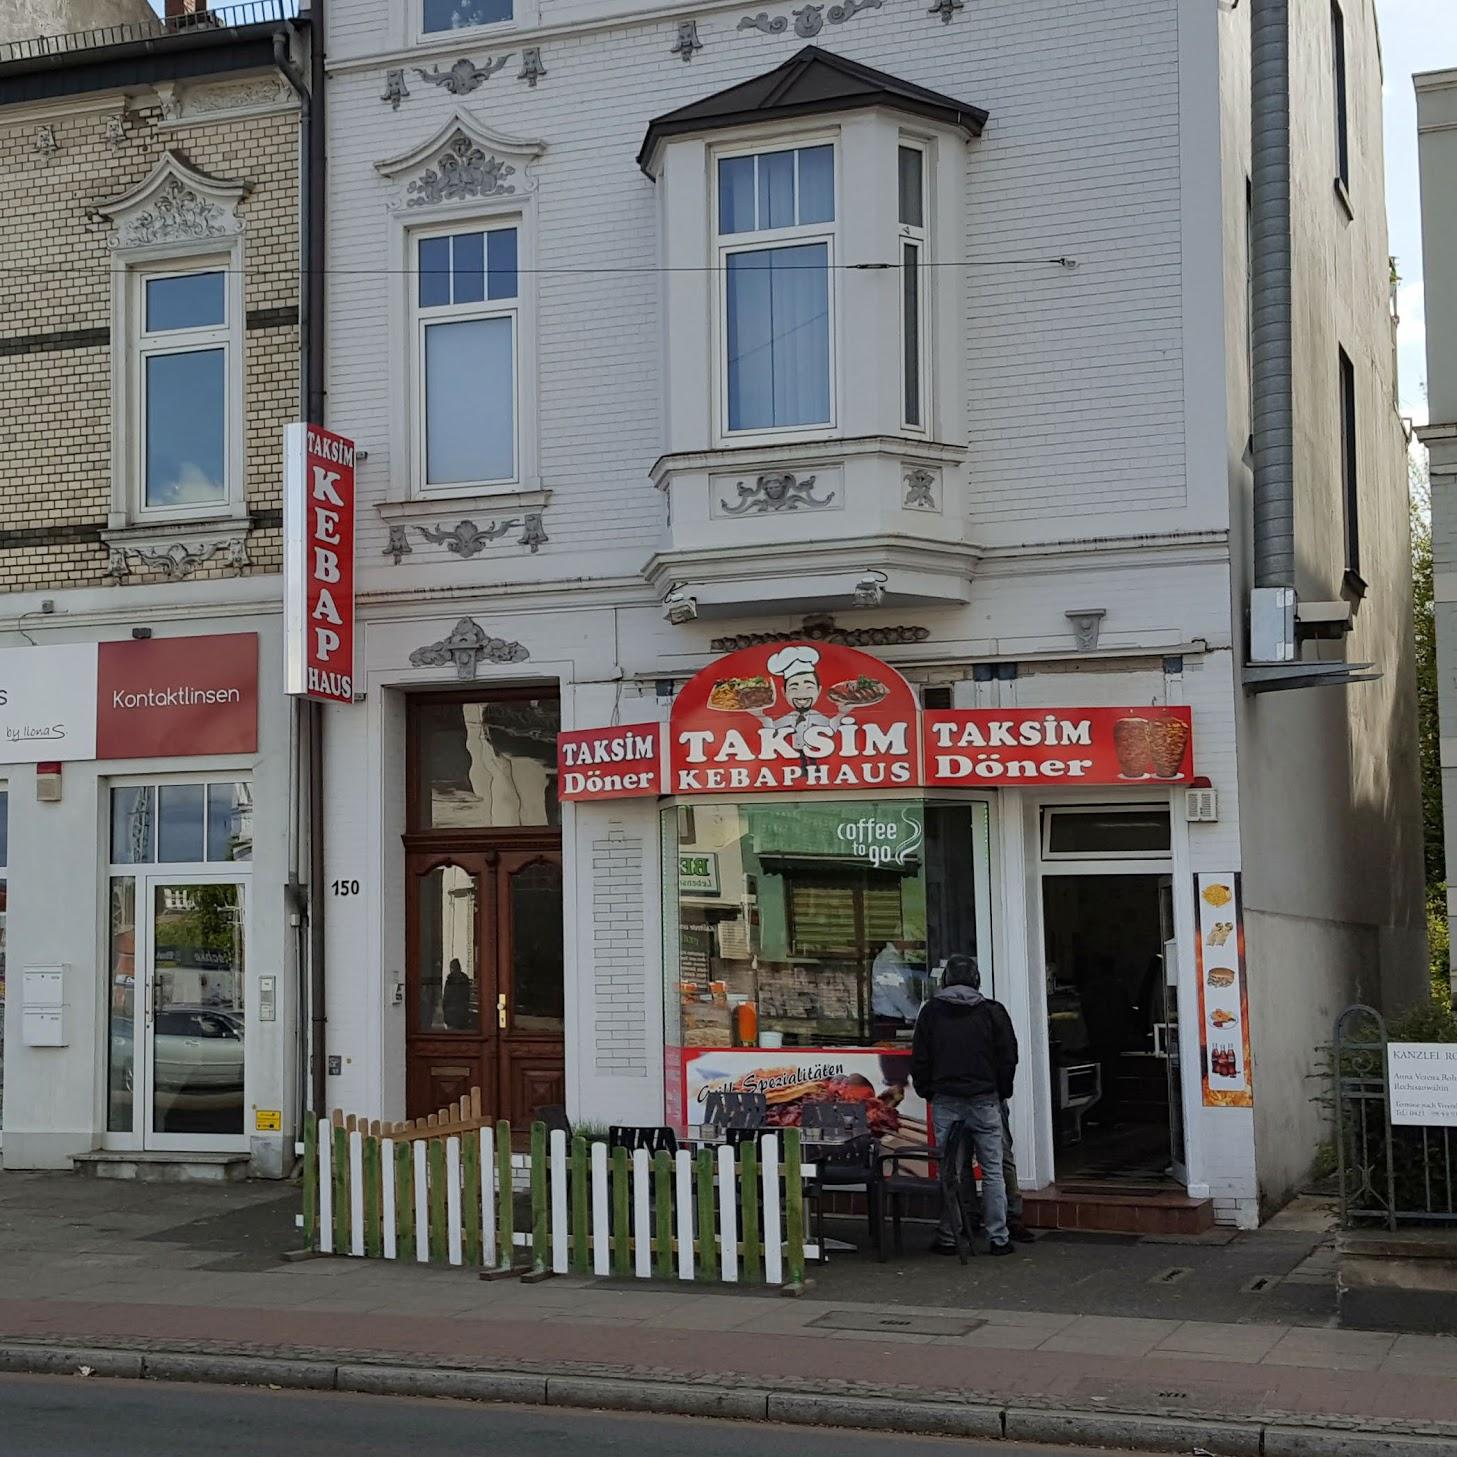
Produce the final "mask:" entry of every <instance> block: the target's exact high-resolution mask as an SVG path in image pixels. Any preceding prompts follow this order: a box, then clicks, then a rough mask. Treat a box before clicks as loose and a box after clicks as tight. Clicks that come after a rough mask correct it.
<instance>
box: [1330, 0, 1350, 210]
mask: <svg viewBox="0 0 1457 1457" xmlns="http://www.w3.org/2000/svg"><path fill="white" fill-rule="evenodd" d="M1331 82H1332V87H1333V91H1334V96H1335V124H1336V181H1337V182H1338V183H1340V185H1341V186H1342V187H1343V188H1348V187H1349V186H1350V185H1351V131H1350V116H1349V114H1348V100H1347V90H1346V17H1345V14H1344V12H1343V11H1342V10H1341V7H1340V6H1339V5H1335V4H1333V5H1332V6H1331Z"/></svg>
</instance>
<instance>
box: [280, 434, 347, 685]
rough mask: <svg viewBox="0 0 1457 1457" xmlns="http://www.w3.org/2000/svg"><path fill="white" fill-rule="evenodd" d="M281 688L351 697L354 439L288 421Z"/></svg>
mask: <svg viewBox="0 0 1457 1457" xmlns="http://www.w3.org/2000/svg"><path fill="white" fill-rule="evenodd" d="M284 631H285V636H286V676H287V691H288V692H289V693H297V694H303V695H305V696H306V697H309V698H319V699H322V700H324V701H325V702H328V703H353V702H354V442H353V441H352V440H347V439H345V437H344V436H342V435H335V434H333V433H332V432H331V431H329V430H323V429H321V428H320V427H319V426H317V425H290V426H289V427H288V432H287V446H286V471H285V481H284Z"/></svg>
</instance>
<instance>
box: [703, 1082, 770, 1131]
mask: <svg viewBox="0 0 1457 1457" xmlns="http://www.w3.org/2000/svg"><path fill="white" fill-rule="evenodd" d="M768 1113H769V1100H768V1099H767V1098H766V1097H765V1096H764V1095H763V1093H740V1092H733V1091H731V1090H729V1089H727V1088H713V1089H711V1090H710V1091H709V1092H708V1093H707V1094H706V1095H705V1097H704V1099H703V1126H704V1127H705V1128H719V1129H728V1128H762V1127H763V1126H764V1119H765V1118H766V1117H767V1116H768Z"/></svg>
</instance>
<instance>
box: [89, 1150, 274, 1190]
mask: <svg viewBox="0 0 1457 1457" xmlns="http://www.w3.org/2000/svg"><path fill="white" fill-rule="evenodd" d="M71 1163H72V1164H73V1166H74V1167H75V1170H76V1172H77V1173H78V1174H81V1175H83V1176H84V1177H87V1178H92V1179H134V1180H137V1181H138V1182H141V1183H147V1184H240V1183H242V1182H243V1180H244V1179H246V1178H247V1177H248V1155H247V1154H245V1153H131V1152H118V1151H116V1150H114V1149H98V1150H96V1151H95V1152H93V1153H78V1154H73V1155H72V1156H71Z"/></svg>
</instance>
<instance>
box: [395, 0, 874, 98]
mask: <svg viewBox="0 0 1457 1457" xmlns="http://www.w3.org/2000/svg"><path fill="white" fill-rule="evenodd" d="M877 3H879V0H877ZM514 54H515V52H514V51H507V52H506V54H505V55H504V56H502V57H501V58H500V59H499V60H495V61H493V60H492V59H491V58H490V57H489V56H487V57H486V64H485V65H484V66H478V65H476V63H475V62H474V61H472V60H470V59H468V58H467V57H465V56H462V57H461V58H460V60H458V61H457V62H456V63H455V64H454V65H453V66H452V67H451V68H450V69H449V70H448V71H442V70H441V69H440V67H439V66H436V67H435V69H434V70H432V71H425V70H422V69H421V68H420V67H419V66H416V67H415V74H416V75H417V76H418V77H419V78H420V79H421V80H422V81H428V82H429V83H430V84H431V85H432V86H443V87H445V89H446V90H447V91H448V92H450V94H451V95H452V96H468V95H470V93H471V92H472V91H475V90H477V89H478V88H479V87H481V86H484V85H485V84H486V82H487V81H489V80H490V79H491V77H492V76H494V75H495V74H496V72H497V71H500V70H502V69H503V68H504V67H505V66H506V64H507V62H509V61H510V59H511V57H512V56H513V55H514Z"/></svg>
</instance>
